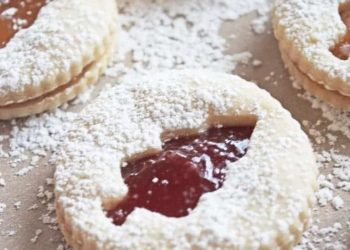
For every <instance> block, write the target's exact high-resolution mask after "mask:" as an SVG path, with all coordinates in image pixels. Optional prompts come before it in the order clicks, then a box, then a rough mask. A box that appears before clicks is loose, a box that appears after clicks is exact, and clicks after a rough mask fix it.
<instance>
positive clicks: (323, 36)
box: [273, 0, 350, 96]
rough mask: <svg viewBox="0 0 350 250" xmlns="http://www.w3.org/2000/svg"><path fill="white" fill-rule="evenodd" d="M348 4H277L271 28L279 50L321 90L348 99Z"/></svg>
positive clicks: (282, 0)
mask: <svg viewBox="0 0 350 250" xmlns="http://www.w3.org/2000/svg"><path fill="white" fill-rule="evenodd" d="M349 13H350V4H349V3H346V1H345V0H327V1H314V0H277V1H276V6H275V10H274V15H273V16H274V18H273V25H274V30H275V35H276V38H277V39H278V41H279V44H280V47H281V50H282V51H283V53H285V55H286V56H287V57H288V59H289V60H290V61H292V62H293V63H294V64H295V66H296V67H297V68H298V70H299V71H301V72H302V73H303V74H304V75H307V77H308V78H310V79H311V80H312V81H314V82H316V83H318V84H321V85H323V88H325V89H328V90H332V91H337V92H339V93H340V94H341V95H343V96H350V60H349V59H348V58H349V55H350V44H349V43H350V32H349V30H350V18H349Z"/></svg>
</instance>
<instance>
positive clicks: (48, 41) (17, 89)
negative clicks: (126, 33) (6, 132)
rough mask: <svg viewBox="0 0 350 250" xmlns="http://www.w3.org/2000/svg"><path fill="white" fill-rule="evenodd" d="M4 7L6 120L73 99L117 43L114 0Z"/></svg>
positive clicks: (13, 1)
mask: <svg viewBox="0 0 350 250" xmlns="http://www.w3.org/2000/svg"><path fill="white" fill-rule="evenodd" d="M68 6H69V7H68ZM0 12H1V15H0V30H1V32H0V119H3V120H4V119H11V118H16V117H24V116H28V115H32V114H36V113H40V112H43V111H46V110H49V109H53V108H56V107H57V106H60V105H62V104H63V103H65V102H67V101H69V100H71V99H73V98H74V97H76V96H77V95H78V94H79V93H81V91H83V90H84V89H86V88H87V87H88V86H90V85H92V84H94V83H95V82H96V81H97V79H98V77H99V76H100V75H101V73H102V72H103V70H104V68H105V65H106V62H107V61H108V58H109V57H110V55H111V53H112V51H113V50H114V48H115V44H116V40H117V32H118V27H117V25H118V21H117V16H118V13H117V9H116V4H115V1H113V0H102V2H101V1H96V0H88V1H81V0H74V1H67V0H60V1H50V0H40V1H29V0H23V1H22V0H21V1H20V0H10V1H5V2H4V3H2V4H1V5H0Z"/></svg>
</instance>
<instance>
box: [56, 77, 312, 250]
mask: <svg viewBox="0 0 350 250" xmlns="http://www.w3.org/2000/svg"><path fill="white" fill-rule="evenodd" d="M55 159H56V160H55V161H56V165H57V170H56V173H55V195H56V200H55V204H56V211H57V218H58V223H59V225H60V228H61V230H62V232H63V233H64V236H65V238H66V240H67V242H68V243H69V244H70V245H71V246H72V247H73V248H74V249H291V248H292V247H293V246H294V245H295V244H297V243H298V242H299V240H300V238H301V235H302V233H303V231H304V230H305V229H306V227H307V225H308V223H309V220H310V216H311V210H312V206H313V203H314V191H315V190H316V189H317V184H316V178H317V173H318V170H317V167H316V163H315V159H314V156H313V152H312V148H311V146H310V143H309V141H308V138H307V137H306V135H305V134H304V133H303V132H302V130H301V128H300V125H299V124H298V123H297V122H296V121H295V120H294V119H293V118H292V117H291V115H290V113H289V112H288V111H286V110H285V109H283V108H282V106H281V105H280V103H279V102H278V101H276V100H275V99H273V98H272V97H271V96H270V94H268V93H267V92H266V91H264V90H261V89H259V88H258V87H257V86H256V85H255V84H253V83H250V82H246V81H244V80H243V79H241V78H239V77H236V76H231V75H226V74H221V73H211V72H207V71H171V72H165V73H161V74H158V75H153V76H149V77H147V76H146V77H142V78H139V79H135V78H133V79H132V81H126V82H125V83H124V84H121V85H118V86H116V87H114V88H112V89H110V90H109V91H106V92H105V93H103V94H102V95H101V96H100V97H99V98H98V99H97V101H96V102H95V103H94V105H90V106H88V107H87V108H85V110H83V112H82V113H81V115H80V116H79V117H78V118H77V119H76V121H75V122H74V123H73V128H72V130H71V131H70V133H69V134H68V135H67V139H66V142H64V143H63V145H62V147H60V149H58V150H57V152H56V157H55Z"/></svg>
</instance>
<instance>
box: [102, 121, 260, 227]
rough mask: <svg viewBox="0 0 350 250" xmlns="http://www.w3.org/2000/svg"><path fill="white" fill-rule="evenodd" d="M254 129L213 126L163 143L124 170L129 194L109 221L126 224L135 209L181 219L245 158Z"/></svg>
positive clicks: (113, 211)
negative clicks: (229, 164)
mask: <svg viewBox="0 0 350 250" xmlns="http://www.w3.org/2000/svg"><path fill="white" fill-rule="evenodd" d="M253 130H254V127H253V126H247V127H215V128H211V129H209V130H207V131H206V132H203V133H199V134H197V135H191V136H183V137H177V138H173V139H170V140H166V141H164V142H163V150H162V151H161V152H160V153H158V154H156V155H153V156H150V157H146V158H142V159H135V160H131V161H129V162H128V163H127V165H126V166H125V167H123V168H122V176H123V178H124V181H125V183H126V184H127V186H128V188H129V191H128V194H127V195H126V197H124V199H123V200H122V201H121V202H120V203H119V204H118V205H117V206H116V207H115V208H113V209H111V210H110V211H108V212H107V216H108V217H110V218H112V219H113V223H114V224H116V225H122V224H123V223H124V222H125V220H126V218H127V216H128V215H129V214H130V213H131V212H132V211H133V210H134V209H135V208H136V207H140V208H146V209H148V210H150V211H153V212H158V213H161V214H163V215H165V216H168V217H183V216H186V215H188V214H189V212H190V211H191V210H193V209H195V207H196V206H197V203H198V201H199V199H200V197H201V196H202V195H203V194H204V193H207V192H212V191H215V190H217V189H219V188H221V187H222V185H223V183H224V180H225V175H226V169H227V165H228V163H230V162H235V161H237V160H239V159H240V158H241V157H243V156H244V155H245V154H246V152H247V150H248V146H249V142H250V137H251V135H252V133H253Z"/></svg>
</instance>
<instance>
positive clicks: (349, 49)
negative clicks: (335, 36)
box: [331, 2, 350, 60]
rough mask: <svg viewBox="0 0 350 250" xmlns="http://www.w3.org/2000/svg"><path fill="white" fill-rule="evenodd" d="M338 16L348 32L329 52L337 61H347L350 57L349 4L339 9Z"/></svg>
mask: <svg viewBox="0 0 350 250" xmlns="http://www.w3.org/2000/svg"><path fill="white" fill-rule="evenodd" d="M339 14H340V17H341V19H342V20H343V22H344V24H345V25H346V27H347V29H348V31H347V33H346V35H345V36H344V37H343V38H342V39H341V40H340V42H339V43H337V44H336V45H335V46H334V47H333V48H331V52H332V53H333V55H334V56H336V57H338V58H339V59H341V60H347V59H349V56H350V2H349V3H345V4H342V5H341V6H340V7H339Z"/></svg>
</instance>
